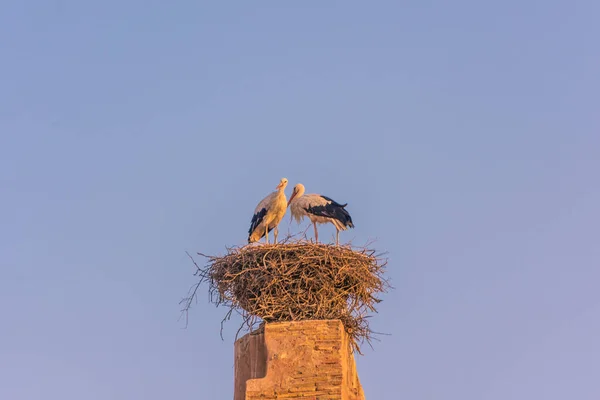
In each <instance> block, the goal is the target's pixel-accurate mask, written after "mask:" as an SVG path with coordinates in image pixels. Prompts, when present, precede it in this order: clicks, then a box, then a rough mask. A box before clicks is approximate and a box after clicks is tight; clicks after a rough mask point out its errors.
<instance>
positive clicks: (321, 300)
mask: <svg viewBox="0 0 600 400" xmlns="http://www.w3.org/2000/svg"><path fill="white" fill-rule="evenodd" d="M228 250H229V251H228V253H227V254H226V255H224V256H206V255H203V254H201V253H198V254H199V255H202V256H204V257H206V258H207V260H208V261H207V264H206V266H205V267H199V266H198V264H197V263H196V262H195V261H194V264H195V265H196V267H197V272H196V275H199V276H200V277H201V279H200V281H199V282H198V283H197V284H196V285H195V286H193V287H192V290H191V292H190V296H189V297H187V298H186V299H184V300H183V302H184V304H185V307H184V311H185V312H187V311H188V310H189V308H190V305H191V303H192V300H193V299H194V297H195V295H196V292H197V290H198V287H199V286H200V284H201V283H203V282H207V283H208V285H209V295H210V301H211V302H212V303H213V304H215V305H217V306H225V307H227V308H228V312H227V315H226V316H225V318H224V319H223V322H225V321H226V320H228V319H229V318H230V317H231V315H232V313H233V312H238V313H239V314H241V316H242V318H243V324H242V326H241V327H240V329H239V330H238V334H239V332H240V331H241V330H242V329H243V328H246V330H248V331H252V330H254V328H255V327H256V325H257V324H260V323H261V322H262V321H264V322H265V323H270V322H282V321H303V320H325V319H338V320H341V322H342V323H343V325H344V328H345V330H346V332H347V333H348V335H349V336H350V338H351V339H352V344H353V348H354V349H355V350H357V351H358V352H359V353H360V348H359V343H363V342H364V341H367V342H368V343H369V344H371V339H372V335H373V331H372V330H371V329H370V327H369V322H368V317H369V314H370V313H371V312H376V309H375V305H376V304H377V303H379V302H380V301H381V300H380V299H379V298H378V295H379V294H381V293H384V292H386V291H387V289H388V288H389V285H388V282H387V280H386V279H385V278H384V277H383V272H384V267H385V265H386V260H384V259H382V258H381V255H378V254H376V253H375V251H374V250H370V249H367V248H361V249H353V248H351V247H350V246H333V245H327V244H319V243H311V242H305V241H297V242H291V241H287V242H285V243H279V244H261V245H246V246H242V247H233V248H229V249H228ZM192 261H193V259H192ZM223 322H222V323H221V330H222V329H223ZM236 337H237V335H236Z"/></svg>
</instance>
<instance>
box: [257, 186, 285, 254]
mask: <svg viewBox="0 0 600 400" xmlns="http://www.w3.org/2000/svg"><path fill="white" fill-rule="evenodd" d="M287 184H288V180H287V179H286V178H281V181H279V185H277V187H276V188H275V189H277V190H276V191H274V192H273V193H271V194H269V195H268V196H267V197H265V198H264V199H262V201H261V202H260V203H258V206H256V209H255V210H254V215H253V216H252V222H250V230H249V231H248V243H253V242H258V241H259V240H260V239H262V237H263V236H265V238H266V242H267V243H269V232H271V230H273V229H275V232H274V234H275V243H277V233H278V230H277V225H279V223H280V222H281V220H282V219H283V216H284V215H285V212H286V210H287V199H286V197H285V187H286V186H287Z"/></svg>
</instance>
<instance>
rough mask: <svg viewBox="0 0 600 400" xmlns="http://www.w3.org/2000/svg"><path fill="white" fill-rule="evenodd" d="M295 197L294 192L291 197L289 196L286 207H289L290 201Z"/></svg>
mask: <svg viewBox="0 0 600 400" xmlns="http://www.w3.org/2000/svg"><path fill="white" fill-rule="evenodd" d="M294 197H296V192H293V193H292V195H291V196H290V199H289V200H288V207H289V206H290V203H291V202H292V199H293V198H294Z"/></svg>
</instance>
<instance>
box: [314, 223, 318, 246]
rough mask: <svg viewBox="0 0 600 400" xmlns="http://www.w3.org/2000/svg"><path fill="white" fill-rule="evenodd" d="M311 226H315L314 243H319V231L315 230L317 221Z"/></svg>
mask: <svg viewBox="0 0 600 400" xmlns="http://www.w3.org/2000/svg"><path fill="white" fill-rule="evenodd" d="M313 226H314V227H315V243H319V231H317V223H316V222H313Z"/></svg>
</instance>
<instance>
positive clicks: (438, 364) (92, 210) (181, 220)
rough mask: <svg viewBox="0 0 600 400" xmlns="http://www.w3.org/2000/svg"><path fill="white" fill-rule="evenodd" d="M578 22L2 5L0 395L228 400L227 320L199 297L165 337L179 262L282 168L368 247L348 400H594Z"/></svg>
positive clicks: (216, 247)
mask: <svg viewBox="0 0 600 400" xmlns="http://www.w3.org/2000/svg"><path fill="white" fill-rule="evenodd" d="M599 20H600V2H598V1H596V0H586V1H553V0H550V1H516V0H509V1H503V2H495V3H494V4H492V3H490V2H480V1H460V0H459V1H453V2H448V1H430V2H423V1H412V0H411V1H404V2H401V1H394V2H392V1H380V2H376V3H369V5H367V3H366V2H356V1H343V2H342V1H330V2H288V1H286V2H280V1H277V2H275V1H267V2H200V1H187V0H186V1H180V2H166V1H157V0H150V1H149V0H144V1H142V0H135V1H133V0H130V1H115V0H107V1H100V2H83V1H74V0H62V1H61V0H56V1H41V0H32V1H5V2H3V3H2V5H0V38H1V39H0V54H1V62H0V188H1V189H0V190H1V193H0V257H1V258H0V262H1V264H0V268H1V279H0V318H1V319H0V398H2V399H11V400H13V399H14V400H34V399H44V400H53V399H60V400H71V399H73V400H75V399H86V400H95V399H102V400H104V399H115V400H121V399H122V400H131V399H144V400H163V399H180V400H184V399H190V400H191V399H194V400H198V399H207V400H208V399H215V400H221V399H231V398H232V393H233V390H232V389H233V345H232V342H233V337H234V334H235V331H236V330H237V322H238V321H232V322H230V323H228V324H227V325H226V330H225V340H224V341H221V339H220V337H219V323H220V321H221V317H222V316H223V313H224V310H221V309H215V308H214V307H213V306H211V305H209V304H208V302H207V297H206V296H205V295H204V293H202V295H201V296H200V302H199V303H198V305H197V306H196V307H195V308H194V309H193V310H192V313H191V314H190V325H189V327H188V329H183V327H184V325H183V323H182V322H181V321H179V322H178V317H179V305H178V301H179V300H180V299H181V297H182V296H183V295H185V293H186V291H187V289H188V287H189V286H190V285H191V284H193V283H194V278H193V276H192V273H193V271H194V270H193V267H192V265H191V264H190V262H189V261H188V259H187V258H186V256H185V253H184V252H185V251H186V250H187V251H202V252H205V253H211V254H219V253H222V252H223V251H224V249H225V246H228V245H235V244H242V243H244V241H245V240H246V237H247V230H248V227H249V223H250V218H251V216H252V211H253V210H254V207H255V206H256V204H257V202H258V201H259V200H260V199H261V198H262V197H263V196H265V195H266V194H267V193H269V192H270V191H272V190H273V189H274V187H275V186H276V185H277V183H278V181H279V179H280V178H281V177H287V178H288V179H289V180H290V182H291V184H294V183H296V182H302V183H304V184H305V186H306V187H307V191H308V192H317V193H322V194H325V195H328V196H330V197H332V198H334V199H335V200H337V201H341V202H348V203H349V205H348V210H349V211H350V213H351V214H352V217H353V219H354V221H355V223H356V229H354V230H353V231H349V232H344V233H343V234H342V236H341V238H342V240H343V241H346V240H353V241H354V243H356V244H363V243H365V242H367V241H368V240H369V239H371V238H376V239H377V242H376V244H375V246H376V247H377V248H378V249H379V250H387V251H389V260H390V262H389V277H390V278H391V279H392V283H393V285H394V286H395V288H396V289H395V290H394V291H393V292H391V293H389V294H388V295H386V296H385V298H384V299H385V302H384V303H382V305H381V307H380V313H379V314H378V315H376V316H375V317H374V318H373V322H372V324H373V327H374V328H375V329H376V330H378V331H381V332H386V333H389V334H390V336H385V337H382V341H381V342H379V343H376V344H375V349H374V350H370V349H368V348H367V349H366V353H365V356H364V357H361V358H359V360H358V367H359V374H360V378H361V380H362V383H363V386H364V389H365V392H366V395H367V398H369V399H392V400H395V399H436V400H437V399H447V400H450V399H456V400H465V399H473V400H506V399H512V400H521V399H522V400H531V399H543V400H565V399H577V400H597V399H598V396H599V395H600V381H599V380H598V377H599V376H600V340H599V338H600V289H599V282H600V245H599V244H598V238H599V237H600V211H599V204H600V185H599V174H600V129H599V128H600V112H599V104H600V78H599V74H598V71H600V48H599V46H598V39H599V38H600V25H599V24H598V21H599ZM290 193H291V188H288V190H287V194H288V196H289V194H290ZM305 226H306V224H305V225H302V226H300V227H298V226H297V225H296V224H295V223H294V224H292V225H290V224H289V222H288V217H287V216H286V218H285V220H284V222H283V223H282V225H281V231H283V232H286V231H287V230H288V229H289V230H291V231H292V232H296V231H297V230H299V229H303V228H304V227H305ZM309 232H310V231H309ZM332 234H333V230H332V229H331V228H323V233H322V238H327V239H331V238H332Z"/></svg>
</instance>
